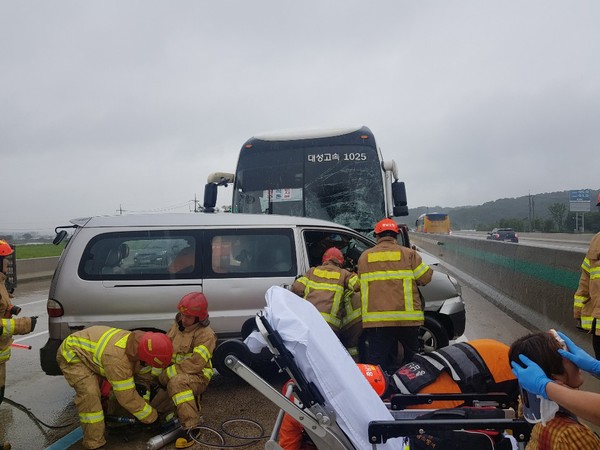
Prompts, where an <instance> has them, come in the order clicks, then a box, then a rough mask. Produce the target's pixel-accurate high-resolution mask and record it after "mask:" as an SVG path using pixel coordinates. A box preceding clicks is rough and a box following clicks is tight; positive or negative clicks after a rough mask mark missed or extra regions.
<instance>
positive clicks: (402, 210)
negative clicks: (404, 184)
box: [394, 206, 408, 217]
mask: <svg viewBox="0 0 600 450" xmlns="http://www.w3.org/2000/svg"><path fill="white" fill-rule="evenodd" d="M398 216H408V206H394V217H398Z"/></svg>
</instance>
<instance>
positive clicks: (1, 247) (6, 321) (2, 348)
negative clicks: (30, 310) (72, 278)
mask: <svg viewBox="0 0 600 450" xmlns="http://www.w3.org/2000/svg"><path fill="white" fill-rule="evenodd" d="M12 253H13V249H12V248H11V247H10V245H8V244H7V242H6V241H4V240H0V255H2V256H9V255H11V254H12ZM5 282H6V275H5V274H4V273H3V272H0V403H2V400H4V388H5V383H6V362H7V361H8V360H9V358H10V353H11V352H10V349H11V347H10V344H12V342H13V339H12V336H13V335H15V334H28V333H31V332H32V331H33V330H34V328H35V325H36V323H37V317H36V316H33V317H20V318H14V317H13V316H16V315H17V314H19V312H21V308H19V307H18V306H15V305H13V304H12V303H11V296H10V294H9V293H8V290H7V289H6V283H5Z"/></svg>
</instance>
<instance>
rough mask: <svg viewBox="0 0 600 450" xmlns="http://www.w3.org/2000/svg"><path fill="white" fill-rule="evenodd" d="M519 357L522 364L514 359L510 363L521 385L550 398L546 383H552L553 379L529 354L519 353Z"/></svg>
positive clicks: (533, 392)
mask: <svg viewBox="0 0 600 450" xmlns="http://www.w3.org/2000/svg"><path fill="white" fill-rule="evenodd" d="M519 359H520V360H521V361H522V364H517V363H516V362H515V361H512V362H511V363H510V365H511V366H512V371H513V373H514V374H515V376H516V377H517V379H518V380H519V384H520V385H521V387H522V388H523V389H525V390H526V391H529V392H531V393H532V394H536V395H539V396H540V397H544V398H545V399H546V400H548V394H547V393H546V385H547V384H548V383H551V382H552V380H551V379H550V378H548V376H547V375H546V374H545V373H544V371H543V370H542V368H541V367H540V366H538V365H537V364H536V363H535V362H533V361H532V360H530V359H529V358H528V357H527V356H525V355H519Z"/></svg>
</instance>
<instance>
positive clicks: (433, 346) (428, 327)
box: [419, 315, 450, 353]
mask: <svg viewBox="0 0 600 450" xmlns="http://www.w3.org/2000/svg"><path fill="white" fill-rule="evenodd" d="M419 341H420V344H421V349H422V350H423V351H424V352H425V353H429V352H433V351H434V350H437V349H439V348H442V347H446V346H447V345H448V344H449V343H450V339H449V338H448V333H447V332H446V330H445V328H444V326H443V325H442V324H441V323H440V321H439V320H438V319H436V318H434V317H430V316H427V315H426V316H425V324H424V325H422V326H421V329H420V330H419Z"/></svg>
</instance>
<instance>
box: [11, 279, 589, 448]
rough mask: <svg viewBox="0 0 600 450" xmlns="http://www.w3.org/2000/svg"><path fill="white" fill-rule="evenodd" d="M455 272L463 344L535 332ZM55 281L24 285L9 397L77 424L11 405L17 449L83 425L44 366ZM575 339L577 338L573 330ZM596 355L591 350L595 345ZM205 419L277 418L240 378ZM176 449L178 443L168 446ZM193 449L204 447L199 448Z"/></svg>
mask: <svg viewBox="0 0 600 450" xmlns="http://www.w3.org/2000/svg"><path fill="white" fill-rule="evenodd" d="M448 269H449V271H450V272H451V273H452V274H453V275H455V276H456V277H457V278H458V279H459V281H461V285H462V290H463V298H464V300H465V303H466V308H467V329H466V332H465V334H464V336H461V337H460V338H459V340H461V341H463V340H470V339H476V338H484V337H486V338H493V339H498V340H500V341H502V342H504V343H506V344H510V343H511V342H512V341H513V340H514V339H515V338H517V337H519V336H521V335H523V334H526V333H528V332H529V326H528V325H523V324H521V323H520V322H519V321H517V320H515V319H514V318H512V317H510V316H509V315H507V314H506V313H505V312H503V311H501V310H500V309H499V308H497V307H496V306H494V305H493V304H492V303H490V302H488V301H487V300H486V298H485V297H484V296H483V295H481V293H480V292H481V290H480V289H479V288H478V287H477V285H476V283H472V284H471V283H470V282H468V281H466V280H465V279H463V278H461V275H462V274H460V273H458V272H456V273H455V272H453V271H452V268H448ZM48 288H49V280H46V281H39V282H31V283H22V284H21V285H19V287H18V289H17V291H16V292H15V294H16V298H15V299H14V301H15V304H18V305H20V306H22V307H23V311H22V313H21V315H23V316H25V315H38V316H39V322H38V327H37V328H36V330H35V332H34V333H32V334H31V335H27V336H20V337H17V339H16V341H17V342H19V343H22V344H29V345H32V347H33V349H32V350H20V349H13V356H12V358H11V360H10V361H9V362H8V364H7V369H8V377H7V388H6V396H7V397H8V398H9V399H11V400H13V401H16V402H18V403H21V404H23V405H24V406H26V407H27V408H29V409H30V410H31V412H32V413H33V414H35V415H36V416H37V417H38V418H40V419H41V420H43V421H44V422H46V423H47V424H49V425H65V424H67V425H68V424H71V425H70V426H68V427H67V428H64V429H57V430H52V429H48V428H46V427H44V426H40V425H36V423H35V422H34V421H33V420H32V419H31V418H30V417H29V416H27V415H26V414H25V413H23V412H22V411H20V410H18V409H16V408H15V407H13V406H12V405H10V404H7V403H3V404H2V405H1V406H0V435H1V436H4V438H5V439H7V440H9V441H10V442H11V443H12V445H13V449H16V450H18V449H23V450H38V449H39V450H41V449H45V448H47V447H48V446H49V445H50V444H52V443H54V442H56V441H59V440H60V438H61V437H63V436H65V435H67V434H68V433H69V432H70V431H72V430H73V429H75V428H76V427H77V426H78V423H77V420H78V419H77V412H76V410H75V407H74V405H73V397H74V395H73V391H72V389H71V388H70V387H69V386H68V384H67V383H66V382H65V380H64V379H63V378H62V377H50V376H46V375H45V374H44V373H43V372H42V370H41V368H40V364H39V353H38V352H39V348H41V347H42V346H43V345H44V343H45V342H46V339H47V337H48V335H47V320H48V316H47V313H46V311H45V305H46V298H47V292H48ZM570 334H573V332H572V331H571V332H570ZM574 337H575V339H576V341H577V342H578V343H579V344H581V345H583V346H586V345H588V344H589V342H587V341H588V340H587V339H586V338H587V337H586V336H579V335H575V336H574ZM590 350H591V346H590ZM282 381H283V380H282V379H281V378H275V379H274V380H273V383H274V384H275V385H277V386H279V385H280V384H281V382H282ZM587 383H588V387H589V386H592V387H593V388H595V389H597V390H598V391H600V385H599V383H598V382H597V381H596V382H595V384H594V379H591V380H590V381H588V382H587ZM203 405H204V406H203V407H204V410H203V414H204V417H205V420H206V423H207V424H208V425H210V426H212V427H215V428H219V427H220V424H221V423H222V422H223V421H224V420H225V419H227V418H231V417H247V418H253V419H255V420H257V421H259V422H260V423H261V424H262V426H263V427H264V428H265V430H266V432H267V433H270V431H271V428H272V425H273V423H274V420H275V416H276V408H275V407H274V406H273V405H272V404H271V403H270V402H269V401H267V400H265V399H264V398H263V397H262V396H261V395H260V394H258V393H257V392H256V391H254V390H253V389H252V388H251V387H249V386H248V385H246V384H245V383H244V382H243V381H241V380H237V379H228V378H225V377H217V378H215V380H214V382H213V383H211V386H210V387H209V390H208V391H207V393H206V394H205V395H204V399H203ZM151 436H152V434H148V433H141V434H137V435H133V436H123V435H111V436H109V445H108V446H107V448H109V449H121V448H123V449H124V448H127V449H140V450H141V449H145V448H146V442H147V440H148V439H149V438H150V437H151ZM59 442H61V441H59ZM53 448H58V449H60V448H71V449H74V450H79V449H83V446H82V445H81V443H80V442H77V443H75V444H73V445H72V446H70V447H64V446H63V447H60V446H59V447H53ZM165 448H167V449H173V448H175V446H174V444H171V445H170V446H167V447H165ZM191 448H192V449H200V448H202V447H201V446H200V445H194V446H192V447H191ZM246 448H249V449H261V448H264V441H263V442H260V443H257V444H255V445H252V446H249V447H246Z"/></svg>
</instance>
